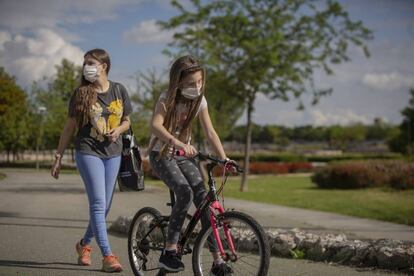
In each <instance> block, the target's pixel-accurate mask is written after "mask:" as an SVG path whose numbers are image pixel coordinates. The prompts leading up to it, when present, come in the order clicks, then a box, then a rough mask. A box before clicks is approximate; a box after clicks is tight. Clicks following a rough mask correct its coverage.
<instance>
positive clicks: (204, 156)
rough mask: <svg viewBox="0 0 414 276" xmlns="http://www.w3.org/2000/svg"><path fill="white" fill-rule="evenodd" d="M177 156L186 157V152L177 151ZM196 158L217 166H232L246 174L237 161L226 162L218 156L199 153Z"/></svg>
mask: <svg viewBox="0 0 414 276" xmlns="http://www.w3.org/2000/svg"><path fill="white" fill-rule="evenodd" d="M175 155H176V156H186V154H185V151H184V150H177V151H176V152H175ZM194 157H198V158H199V159H200V160H202V161H207V160H208V161H211V162H213V163H215V164H217V165H230V166H231V167H233V168H235V169H236V171H237V172H238V173H242V172H244V169H243V168H241V167H240V166H239V164H237V163H236V161H233V160H225V159H220V158H218V157H216V156H213V155H211V154H206V153H202V152H198V153H197V154H196V155H195V156H194Z"/></svg>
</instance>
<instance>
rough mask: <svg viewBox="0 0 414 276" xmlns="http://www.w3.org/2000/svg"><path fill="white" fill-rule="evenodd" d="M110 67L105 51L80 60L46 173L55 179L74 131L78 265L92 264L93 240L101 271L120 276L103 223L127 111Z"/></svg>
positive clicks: (128, 105)
mask: <svg viewBox="0 0 414 276" xmlns="http://www.w3.org/2000/svg"><path fill="white" fill-rule="evenodd" d="M110 67H111V62H110V59H109V55H108V53H107V52H106V51H105V50H102V49H94V50H90V51H88V52H87V53H86V54H85V55H84V62H83V76H82V80H81V84H80V86H79V87H78V88H77V89H76V90H75V91H74V93H73V95H72V98H71V100H70V103H69V112H68V118H67V120H66V123H65V127H64V129H63V131H62V134H61V136H60V140H59V145H58V148H57V151H56V155H55V161H54V164H53V167H52V172H51V173H52V176H53V177H54V178H56V179H57V178H58V177H59V171H60V167H61V160H62V155H63V152H64V150H65V149H66V147H67V145H68V144H69V142H70V140H71V138H72V136H73V134H74V132H75V130H76V129H77V130H78V132H77V135H76V140H75V148H76V153H75V160H76V165H77V168H78V170H79V173H80V175H81V177H82V179H83V182H84V184H85V189H86V193H87V196H88V200H89V216H90V218H89V219H90V220H89V225H88V228H87V229H86V232H85V234H84V236H83V238H82V239H81V240H80V241H79V242H78V243H77V244H76V251H77V253H78V264H80V265H90V264H91V260H90V253H91V246H90V243H91V242H92V239H93V238H94V237H95V239H96V242H97V244H98V246H99V248H100V250H101V253H102V255H103V260H102V270H103V271H105V272H119V271H122V267H121V265H120V263H119V261H118V257H116V256H115V255H113V254H112V251H111V248H110V246H109V241H108V235H107V231H106V221H105V218H106V215H107V214H108V212H109V208H110V206H111V202H112V195H113V192H114V188H115V181H116V177H117V175H118V171H119V166H120V162H121V151H122V139H121V137H120V135H121V134H122V133H123V132H124V131H126V130H128V129H129V127H130V120H129V114H130V113H131V111H132V107H131V103H130V100H129V97H128V93H127V91H126V89H125V87H124V86H123V85H121V84H119V83H116V82H112V81H110V80H108V73H109V69H110Z"/></svg>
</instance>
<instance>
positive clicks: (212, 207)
mask: <svg viewBox="0 0 414 276" xmlns="http://www.w3.org/2000/svg"><path fill="white" fill-rule="evenodd" d="M215 210H217V212H218V213H219V214H223V213H224V209H223V207H222V206H221V204H220V202H219V201H218V200H216V201H213V202H212V203H211V205H210V222H211V227H212V229H213V235H214V238H215V240H216V242H217V247H218V249H219V251H220V255H221V257H222V258H223V260H224V261H228V260H229V258H230V260H231V261H232V262H234V261H236V260H237V255H236V250H235V248H234V243H233V237H232V236H231V233H230V230H229V227H228V225H227V224H226V223H223V231H224V235H225V238H226V240H227V244H228V246H229V249H230V251H231V254H232V255H231V256H228V255H227V254H226V252H224V248H223V244H222V242H221V239H220V234H219V230H218V228H217V219H216V216H215V215H214V213H215V212H214V211H215Z"/></svg>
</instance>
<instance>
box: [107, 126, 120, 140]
mask: <svg viewBox="0 0 414 276" xmlns="http://www.w3.org/2000/svg"><path fill="white" fill-rule="evenodd" d="M119 135H121V131H120V129H119V127H116V128H113V129H111V130H110V131H109V132H108V134H107V137H108V139H109V141H111V142H115V141H116V140H118V138H119Z"/></svg>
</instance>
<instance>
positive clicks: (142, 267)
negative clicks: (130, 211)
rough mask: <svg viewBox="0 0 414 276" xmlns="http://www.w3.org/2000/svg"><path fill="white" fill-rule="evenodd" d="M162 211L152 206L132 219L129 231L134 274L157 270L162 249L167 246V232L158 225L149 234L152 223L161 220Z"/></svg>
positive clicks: (131, 263) (141, 210) (129, 249)
mask: <svg viewBox="0 0 414 276" xmlns="http://www.w3.org/2000/svg"><path fill="white" fill-rule="evenodd" d="M161 217H162V215H161V213H160V212H159V211H158V210H157V209H155V208H152V207H144V208H142V209H140V210H139V211H138V212H137V213H136V214H135V216H134V218H133V219H132V222H131V225H130V227H129V231H128V258H129V264H130V266H131V269H132V271H133V272H134V275H139V276H140V275H143V272H144V271H150V270H157V269H158V259H159V256H160V253H161V250H162V249H163V248H164V247H165V242H166V241H165V240H166V237H165V233H163V231H164V230H163V229H162V228H160V227H156V228H154V229H153V231H152V232H151V233H150V234H149V235H148V237H147V238H145V239H143V237H144V236H145V235H146V234H147V233H148V231H149V229H150V227H151V226H152V225H151V223H153V222H154V221H160V220H161Z"/></svg>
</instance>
